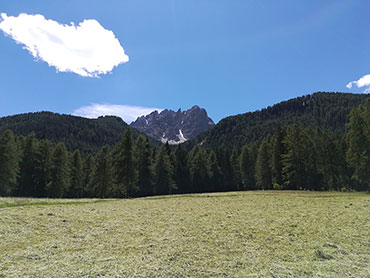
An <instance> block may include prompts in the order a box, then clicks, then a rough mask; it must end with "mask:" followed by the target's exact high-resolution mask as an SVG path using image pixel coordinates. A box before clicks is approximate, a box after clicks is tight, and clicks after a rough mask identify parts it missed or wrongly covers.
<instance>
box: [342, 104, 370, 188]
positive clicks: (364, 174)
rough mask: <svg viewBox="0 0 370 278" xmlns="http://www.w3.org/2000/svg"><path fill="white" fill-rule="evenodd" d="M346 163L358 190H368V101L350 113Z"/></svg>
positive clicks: (369, 136) (369, 152)
mask: <svg viewBox="0 0 370 278" xmlns="http://www.w3.org/2000/svg"><path fill="white" fill-rule="evenodd" d="M349 118H350V121H349V124H348V127H349V130H348V132H347V135H346V138H347V144H348V151H347V161H348V164H349V166H350V167H351V168H352V169H353V175H352V178H353V179H354V180H355V181H356V182H357V184H358V185H357V187H358V189H360V190H370V99H366V101H365V102H364V103H363V104H362V105H360V106H359V107H358V108H354V109H353V110H352V111H351V113H350V116H349Z"/></svg>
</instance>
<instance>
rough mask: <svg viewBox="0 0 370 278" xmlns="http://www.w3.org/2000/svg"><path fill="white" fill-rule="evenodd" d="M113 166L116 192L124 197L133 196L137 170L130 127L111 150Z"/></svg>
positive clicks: (135, 188)
mask: <svg viewBox="0 0 370 278" xmlns="http://www.w3.org/2000/svg"><path fill="white" fill-rule="evenodd" d="M113 168H114V174H115V183H116V194H117V195H118V196H123V197H126V198H128V197H133V196H135V194H136V193H137V190H138V188H137V170H136V165H135V159H134V145H133V141H132V132H131V128H130V127H127V129H126V131H125V132H124V134H123V137H122V140H121V141H120V142H118V144H117V145H116V148H115V150H114V152H113Z"/></svg>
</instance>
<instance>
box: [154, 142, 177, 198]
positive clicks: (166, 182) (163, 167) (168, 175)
mask: <svg viewBox="0 0 370 278" xmlns="http://www.w3.org/2000/svg"><path fill="white" fill-rule="evenodd" d="M174 189H176V185H175V182H174V180H173V167H172V165H171V161H170V158H169V156H168V154H167V150H166V147H165V146H164V145H163V146H162V147H161V148H160V150H159V152H158V153H157V157H156V161H155V164H154V192H155V194H157V195H167V194H171V193H172V191H173V190H174Z"/></svg>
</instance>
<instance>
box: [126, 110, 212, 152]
mask: <svg viewBox="0 0 370 278" xmlns="http://www.w3.org/2000/svg"><path fill="white" fill-rule="evenodd" d="M214 125H215V123H214V122H213V120H212V119H211V118H210V117H208V114H207V111H206V110H205V109H204V108H200V107H199V106H198V105H194V106H193V107H191V108H190V109H188V110H185V111H181V109H178V110H177V111H176V112H175V111H173V110H169V109H164V110H163V111H161V112H158V111H153V112H152V113H150V114H148V115H145V116H141V117H138V118H137V119H136V121H134V122H132V123H131V124H130V126H131V127H133V128H136V129H137V130H139V131H140V132H143V133H145V134H147V135H148V136H151V137H152V138H154V139H157V140H158V141H161V142H162V143H166V142H168V143H169V144H171V145H176V144H181V143H184V142H185V141H187V140H189V139H192V138H194V137H195V136H197V135H199V134H200V133H202V132H204V131H206V130H208V129H210V128H212V127H213V126H214Z"/></svg>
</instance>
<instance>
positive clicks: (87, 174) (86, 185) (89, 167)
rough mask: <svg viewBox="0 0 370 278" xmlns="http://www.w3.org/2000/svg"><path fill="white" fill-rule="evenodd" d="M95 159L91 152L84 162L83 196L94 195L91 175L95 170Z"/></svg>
mask: <svg viewBox="0 0 370 278" xmlns="http://www.w3.org/2000/svg"><path fill="white" fill-rule="evenodd" d="M94 165H95V160H94V157H93V156H92V155H91V154H88V155H87V156H86V158H85V160H84V162H83V181H82V184H83V192H84V193H83V197H92V196H93V189H92V188H91V177H92V173H93V171H94Z"/></svg>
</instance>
